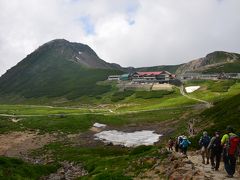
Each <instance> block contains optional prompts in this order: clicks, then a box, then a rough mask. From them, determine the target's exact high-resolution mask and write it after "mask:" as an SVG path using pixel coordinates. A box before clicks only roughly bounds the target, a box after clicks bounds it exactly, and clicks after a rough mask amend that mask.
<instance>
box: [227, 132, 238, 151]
mask: <svg viewBox="0 0 240 180" xmlns="http://www.w3.org/2000/svg"><path fill="white" fill-rule="evenodd" d="M228 143H229V144H228V154H229V155H237V154H238V151H239V145H240V138H239V137H238V136H230V135H229V142H228Z"/></svg>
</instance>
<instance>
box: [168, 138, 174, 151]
mask: <svg viewBox="0 0 240 180" xmlns="http://www.w3.org/2000/svg"><path fill="white" fill-rule="evenodd" d="M173 145H174V140H173V139H172V138H171V137H170V139H169V141H168V150H169V151H173Z"/></svg>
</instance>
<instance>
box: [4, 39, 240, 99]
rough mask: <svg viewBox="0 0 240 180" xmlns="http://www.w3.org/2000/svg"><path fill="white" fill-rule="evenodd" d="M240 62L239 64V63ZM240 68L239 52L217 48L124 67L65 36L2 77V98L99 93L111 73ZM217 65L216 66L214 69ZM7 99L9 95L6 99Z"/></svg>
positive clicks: (102, 91)
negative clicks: (178, 60) (193, 56)
mask: <svg viewBox="0 0 240 180" xmlns="http://www.w3.org/2000/svg"><path fill="white" fill-rule="evenodd" d="M238 65H239V66H238ZM232 66H233V67H234V68H235V70H236V71H238V70H239V69H240V68H238V67H240V54H237V53H228V52H224V51H216V52H213V53H210V54H208V55H207V56H206V57H204V58H199V59H197V60H193V61H190V62H188V63H185V64H180V65H163V66H152V67H142V68H133V67H126V68H125V67H122V66H120V65H119V64H116V63H108V62H105V61H104V60H102V59H101V58H99V57H98V55H97V53H96V52H95V51H94V50H93V49H91V48H90V47H89V46H88V45H85V44H81V43H75V42H69V41H67V40H65V39H55V40H52V41H49V42H47V43H45V44H43V45H42V46H40V47H39V48H37V49H36V50H35V51H34V52H32V53H31V54H29V55H28V56H26V58H24V59H23V60H22V61H21V62H19V63H18V64H17V65H16V66H14V67H12V68H11V69H9V70H8V71H7V72H6V73H5V74H4V75H2V76H1V77H0V101H1V98H2V97H11V96H12V95H13V96H15V95H16V96H20V97H23V98H38V97H47V98H49V97H64V98H67V99H75V98H79V97H82V96H85V95H86V96H98V95H101V94H103V93H106V92H109V91H110V89H111V86H110V85H105V86H103V85H98V84H97V82H99V81H103V80H106V79H107V77H108V76H109V75H113V74H123V73H126V72H133V71H169V72H171V73H176V74H180V73H186V72H189V71H190V72H203V73H205V72H208V71H212V72H217V71H223V70H224V68H226V67H228V69H229V70H230V71H231V70H232V69H233V67H232ZM214 68H215V69H214ZM5 99H6V98H5Z"/></svg>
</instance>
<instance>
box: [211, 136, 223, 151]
mask: <svg viewBox="0 0 240 180" xmlns="http://www.w3.org/2000/svg"><path fill="white" fill-rule="evenodd" d="M211 148H212V150H213V151H222V145H221V138H220V137H216V138H215V139H214V141H213V143H212V147H211Z"/></svg>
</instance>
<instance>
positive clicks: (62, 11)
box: [0, 0, 240, 75]
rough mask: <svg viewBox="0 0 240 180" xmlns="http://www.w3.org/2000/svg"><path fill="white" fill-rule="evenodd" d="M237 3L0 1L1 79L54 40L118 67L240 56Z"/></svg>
mask: <svg viewBox="0 0 240 180" xmlns="http://www.w3.org/2000/svg"><path fill="white" fill-rule="evenodd" d="M239 7H240V0H0V75H1V74H3V73H4V72H5V71H6V70H7V69H9V68H10V67H12V66H14V65H15V64H16V63H17V62H19V61H21V60H22V59H23V58H24V57H25V56H26V55H27V54H29V53H31V52H32V51H33V50H35V49H36V48H37V47H38V46H40V45H41V44H43V43H45V42H47V41H50V40H52V39H56V38H64V39H67V40H69V41H74V42H81V43H84V44H88V45H89V46H91V47H92V48H93V49H94V50H95V51H96V52H97V54H98V55H99V56H100V57H101V58H102V59H104V60H106V61H108V62H115V63H119V64H121V65H122V66H135V67H140V66H153V65H162V64H178V63H182V62H186V61H188V60H191V59H194V58H198V57H202V56H205V55H206V54H207V53H209V52H212V51H215V50H225V51H231V52H238V53H240V35H239V33H240V11H239Z"/></svg>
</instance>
